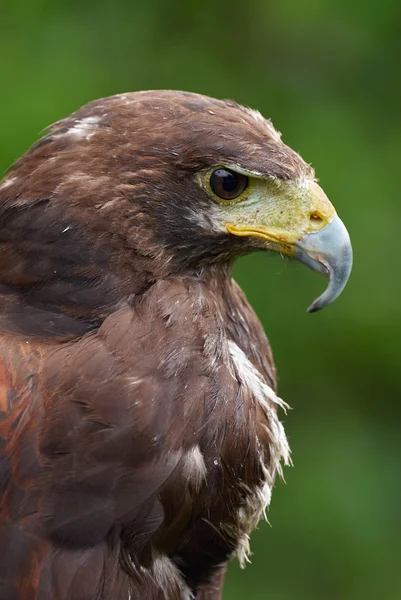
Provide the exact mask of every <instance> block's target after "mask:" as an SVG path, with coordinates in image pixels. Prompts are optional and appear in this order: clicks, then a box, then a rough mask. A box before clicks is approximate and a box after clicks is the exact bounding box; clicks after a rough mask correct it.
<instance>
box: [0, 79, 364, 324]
mask: <svg viewBox="0 0 401 600" xmlns="http://www.w3.org/2000/svg"><path fill="white" fill-rule="evenodd" d="M0 201H1V210H2V218H3V221H4V222H7V227H6V228H5V229H4V230H2V231H3V233H2V234H0V243H1V244H2V258H1V259H0V261H1V262H2V263H3V264H1V265H0V273H1V274H2V281H1V282H0V284H3V285H6V286H7V287H8V289H11V290H13V291H14V292H15V291H16V292H17V293H18V290H20V289H21V286H24V301H25V302H27V297H29V294H31V297H32V303H33V304H35V302H36V304H38V303H39V304H40V303H45V304H48V305H50V306H56V307H58V309H62V310H63V311H64V310H67V312H69V313H70V314H74V316H78V317H85V318H88V319H89V318H92V317H93V315H94V314H96V315H97V313H98V308H99V306H100V305H102V306H107V305H110V303H111V304H113V303H114V305H115V304H116V303H117V304H118V302H121V299H122V297H128V296H129V295H130V294H135V293H137V292H138V291H140V289H142V288H144V287H146V285H147V284H148V283H149V281H151V280H155V279H156V278H158V277H164V276H166V275H168V274H171V273H174V272H200V271H202V269H204V268H205V267H206V266H208V265H211V264H219V263H220V264H221V263H227V262H231V261H232V260H233V258H235V257H236V256H238V255H240V254H245V253H248V252H250V251H253V250H256V249H259V250H260V249H264V250H274V251H276V252H280V253H282V254H285V255H288V256H292V257H295V258H297V259H299V260H300V261H301V262H303V263H306V264H307V265H308V266H310V267H312V268H313V269H315V270H317V271H319V272H320V273H323V274H324V275H326V276H328V277H329V279H330V282H329V286H328V289H327V290H326V292H325V293H324V294H323V295H322V296H321V297H320V298H319V299H318V300H316V301H315V302H314V303H313V304H312V306H311V307H310V309H309V310H318V309H319V308H322V307H324V306H325V305H326V304H328V303H329V302H331V301H332V300H334V299H335V298H336V297H337V296H338V294H339V293H340V292H341V290H342V289H343V288H344V286H345V283H346V281H347V279H348V276H349V273H350V270H351V263H352V251H351V245H350V241H349V237H348V234H347V231H346V229H345V227H344V225H343V224H342V222H341V221H340V219H339V218H338V216H337V215H336V212H335V210H334V208H333V206H332V204H331V203H330V202H329V200H328V199H327V197H326V195H325V194H324V192H323V191H322V189H321V188H320V187H319V185H318V184H317V183H316V180H315V177H314V172H313V170H312V168H311V167H310V166H309V165H307V164H306V163H305V162H304V161H303V160H302V158H301V157H300V156H299V155H298V154H297V153H296V152H294V151H293V150H292V149H291V148H289V147H288V146H286V145H285V144H284V143H283V142H282V141H281V139H280V134H279V133H278V132H277V131H276V130H275V129H274V127H273V125H272V124H271V122H270V121H268V120H266V119H264V118H263V117H262V116H261V115H260V114H259V113H258V112H256V111H253V110H250V109H248V108H244V107H242V106H240V105H238V104H236V103H235V102H231V101H221V100H215V99H213V98H208V97H205V96H201V95H198V94H191V93H187V92H175V91H149V92H136V93H129V94H122V95H117V96H113V97H110V98H106V99H103V100H98V101H95V102H92V103H90V104H88V105H87V106H85V107H83V108H81V109H80V110H78V111H77V112H76V113H74V114H72V115H71V116H70V117H68V118H66V119H63V120H61V121H59V122H58V123H56V124H55V125H53V126H52V127H51V128H50V130H49V133H48V134H47V135H46V136H45V137H44V138H42V139H41V140H40V141H39V142H37V143H36V144H35V145H34V146H33V147H32V148H31V150H30V151H29V152H28V153H27V154H26V155H25V156H23V157H22V158H21V159H20V160H19V161H17V163H16V164H15V165H14V166H13V167H12V169H11V170H10V171H9V172H8V173H7V175H6V178H5V179H4V180H3V182H2V183H1V184H0ZM7 219H8V221H7ZM94 290H97V291H98V294H96V293H94ZM89 291H90V292H91V293H90V294H89ZM67 304H68V306H67ZM81 313H82V314H81Z"/></svg>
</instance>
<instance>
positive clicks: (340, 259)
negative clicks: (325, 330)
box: [220, 178, 352, 312]
mask: <svg viewBox="0 0 401 600" xmlns="http://www.w3.org/2000/svg"><path fill="white" fill-rule="evenodd" d="M220 205H221V209H222V212H223V214H224V226H225V228H226V230H227V231H228V232H229V233H230V234H231V235H235V236H239V237H248V238H258V239H259V240H261V242H262V247H263V248H265V249H267V250H275V251H277V252H281V253H283V254H286V255H288V256H292V257H294V258H296V259H297V260H300V261H301V262H303V263H304V264H306V265H307V266H309V267H310V268H312V269H314V270H316V271H318V272H320V273H322V274H323V275H325V276H326V277H329V279H330V281H329V286H328V288H327V290H326V291H325V293H324V294H322V296H320V297H319V298H318V299H317V300H316V301H315V302H314V303H313V304H312V305H311V306H310V307H309V309H308V311H309V312H315V311H317V310H319V309H321V308H324V307H325V306H326V305H327V304H329V303H330V302H332V301H333V300H334V299H335V298H337V296H338V295H339V294H340V293H341V291H342V290H343V289H344V287H345V285H346V283H347V280H348V277H349V275H350V272H351V268H352V248H351V242H350V239H349V235H348V233H347V230H346V229H345V227H344V225H343V223H342V222H341V220H340V219H339V217H338V216H337V214H336V211H335V209H334V207H333V205H332V204H331V202H330V201H329V199H328V198H327V196H326V194H325V193H324V192H323V190H322V189H321V187H320V186H319V185H318V184H317V183H316V182H315V181H313V180H312V179H302V180H298V181H294V180H288V181H287V180H286V181H284V180H278V179H271V180H269V179H262V178H251V179H250V185H249V188H248V189H247V190H246V192H245V193H244V194H242V196H241V197H240V198H239V199H238V201H236V202H231V203H225V202H224V203H220Z"/></svg>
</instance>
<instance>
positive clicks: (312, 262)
mask: <svg viewBox="0 0 401 600" xmlns="http://www.w3.org/2000/svg"><path fill="white" fill-rule="evenodd" d="M295 256H296V258H298V260H300V261H301V262H303V263H304V264H306V265H307V266H308V267H310V268H312V269H313V270H315V271H318V272H320V273H321V274H322V275H325V276H326V277H328V278H329V285H328V287H327V289H326V290H325V292H324V293H323V294H322V295H321V296H319V298H317V299H316V300H315V301H314V302H313V303H312V304H311V305H310V306H309V308H308V309H307V312H308V313H313V312H317V311H318V310H321V309H322V308H324V307H325V306H327V305H328V304H330V303H331V302H333V300H335V299H336V298H337V297H338V296H339V295H340V293H341V292H342V290H343V289H344V287H345V285H346V283H347V281H348V278H349V276H350V273H351V268H352V247H351V242H350V239H349V235H348V232H347V230H346V229H345V226H344V224H343V223H342V221H341V220H340V219H339V218H338V217H337V216H336V217H335V219H334V220H333V221H332V222H331V223H330V224H329V225H327V226H326V227H325V229H322V230H321V231H320V232H318V233H311V234H308V235H307V236H305V238H304V239H303V240H302V242H301V243H299V244H298V248H297V249H296V254H295ZM322 257H324V260H322Z"/></svg>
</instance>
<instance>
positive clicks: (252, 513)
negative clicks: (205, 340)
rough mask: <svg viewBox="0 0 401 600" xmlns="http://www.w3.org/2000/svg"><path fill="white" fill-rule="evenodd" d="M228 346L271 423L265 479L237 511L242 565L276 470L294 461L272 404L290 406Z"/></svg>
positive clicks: (242, 379)
mask: <svg viewBox="0 0 401 600" xmlns="http://www.w3.org/2000/svg"><path fill="white" fill-rule="evenodd" d="M228 347H229V351H230V355H231V359H232V363H233V368H234V373H233V376H234V377H235V378H236V379H238V380H239V381H240V382H241V383H242V384H243V385H244V386H246V387H247V388H248V390H249V391H250V392H251V393H252V395H253V397H254V399H255V401H256V402H258V403H259V405H260V406H261V408H262V410H263V412H264V413H265V415H266V420H267V423H268V425H267V426H266V428H267V429H268V434H269V440H270V442H269V461H268V462H265V460H264V456H263V451H262V449H261V454H260V466H261V471H262V473H263V479H262V480H261V481H260V485H259V486H257V487H256V488H254V489H250V488H249V487H248V486H245V487H246V491H247V494H248V497H247V503H246V506H245V507H243V508H241V509H240V510H239V511H238V514H237V524H238V526H239V529H240V531H241V532H242V533H241V536H240V539H239V542H238V547H237V552H236V553H237V557H238V559H239V562H240V565H241V566H244V565H245V563H246V562H247V561H249V558H248V556H249V553H250V549H249V534H250V533H251V531H252V530H253V529H254V528H255V527H256V525H257V524H258V522H259V521H260V519H261V518H262V517H263V516H264V517H265V518H266V509H267V508H268V506H269V504H270V500H271V493H272V487H273V484H274V479H275V476H276V473H278V474H279V475H280V476H281V477H282V475H283V471H282V465H281V462H283V463H284V464H285V465H289V464H291V457H290V447H289V445H288V441H287V437H286V435H285V431H284V427H283V425H282V423H281V422H280V420H279V419H278V417H277V412H276V409H275V408H274V406H273V405H274V404H275V405H277V406H280V407H281V408H282V409H283V410H284V411H286V410H287V409H288V408H289V405H288V404H287V403H286V402H284V400H282V399H281V398H279V397H278V396H277V395H276V393H275V392H274V390H272V388H271V387H270V386H268V385H267V383H266V382H265V381H264V380H263V377H262V375H261V374H260V373H259V371H258V370H257V369H256V368H255V367H254V366H253V364H252V363H251V362H250V360H249V359H248V358H247V356H246V355H245V354H244V352H243V351H242V350H241V348H239V347H238V346H237V344H235V343H234V342H232V341H231V340H230V341H228Z"/></svg>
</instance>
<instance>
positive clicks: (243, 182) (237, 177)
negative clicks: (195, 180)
mask: <svg viewBox="0 0 401 600" xmlns="http://www.w3.org/2000/svg"><path fill="white" fill-rule="evenodd" d="M210 187H211V188H212V191H213V192H214V193H215V194H216V196H218V197H219V198H222V199H223V200H234V199H235V198H238V196H240V195H241V194H242V192H243V191H244V190H245V189H246V188H247V187H248V177H247V176H246V175H241V173H236V172H235V171H230V170H229V169H217V170H216V171H213V173H212V174H211V176H210Z"/></svg>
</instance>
